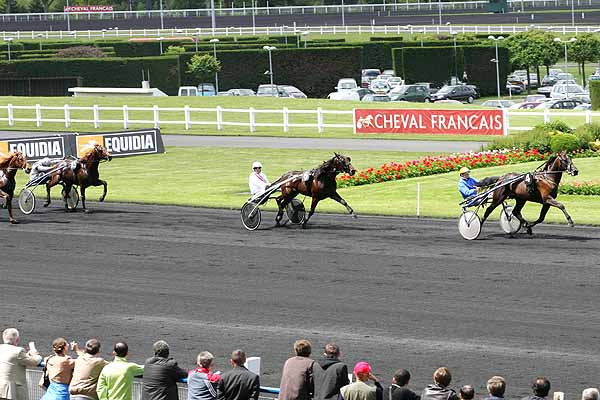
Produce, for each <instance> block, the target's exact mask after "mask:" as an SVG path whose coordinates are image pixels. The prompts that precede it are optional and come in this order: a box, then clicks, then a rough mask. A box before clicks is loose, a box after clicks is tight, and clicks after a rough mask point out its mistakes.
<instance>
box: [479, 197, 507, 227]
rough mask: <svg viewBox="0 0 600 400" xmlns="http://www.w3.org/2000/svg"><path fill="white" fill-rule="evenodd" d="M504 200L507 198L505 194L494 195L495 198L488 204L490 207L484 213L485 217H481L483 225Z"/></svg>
mask: <svg viewBox="0 0 600 400" xmlns="http://www.w3.org/2000/svg"><path fill="white" fill-rule="evenodd" d="M504 200H506V196H505V195H503V194H502V195H499V196H498V197H497V198H496V196H494V199H493V200H492V204H490V205H489V206H488V208H487V209H486V210H485V213H484V214H483V218H482V219H481V225H483V223H484V222H485V221H486V220H487V219H488V217H489V216H490V214H491V213H492V211H494V210H495V209H496V207H498V206H499V205H500V204H502V203H503V202H504Z"/></svg>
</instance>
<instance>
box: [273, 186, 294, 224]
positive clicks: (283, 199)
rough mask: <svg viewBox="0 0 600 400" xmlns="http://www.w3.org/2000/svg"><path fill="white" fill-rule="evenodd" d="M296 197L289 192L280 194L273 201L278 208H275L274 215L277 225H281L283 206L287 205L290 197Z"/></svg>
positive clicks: (290, 199)
mask: <svg viewBox="0 0 600 400" xmlns="http://www.w3.org/2000/svg"><path fill="white" fill-rule="evenodd" d="M294 197H296V196H294V195H291V194H283V193H282V194H281V195H280V196H278V197H277V198H276V199H275V201H276V202H277V207H278V208H279V209H278V210H277V216H276V217H275V222H276V223H277V226H280V225H281V219H282V218H283V212H284V211H285V208H286V207H287V205H288V204H289V202H290V201H292V199H293V198H294Z"/></svg>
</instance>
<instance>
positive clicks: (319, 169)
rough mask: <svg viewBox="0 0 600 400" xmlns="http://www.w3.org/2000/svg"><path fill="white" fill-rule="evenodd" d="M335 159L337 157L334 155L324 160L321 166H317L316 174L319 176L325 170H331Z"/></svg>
mask: <svg viewBox="0 0 600 400" xmlns="http://www.w3.org/2000/svg"><path fill="white" fill-rule="evenodd" d="M334 159H335V157H332V158H330V159H329V160H326V161H323V163H322V164H321V165H320V166H318V167H317V168H315V176H319V175H320V174H322V173H324V172H328V171H330V170H331V166H332V164H333V160H334Z"/></svg>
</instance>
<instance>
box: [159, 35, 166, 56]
mask: <svg viewBox="0 0 600 400" xmlns="http://www.w3.org/2000/svg"><path fill="white" fill-rule="evenodd" d="M163 40H165V38H164V37H162V36H161V37H159V38H158V43H159V46H160V55H161V56H162V53H163V44H162V42H163Z"/></svg>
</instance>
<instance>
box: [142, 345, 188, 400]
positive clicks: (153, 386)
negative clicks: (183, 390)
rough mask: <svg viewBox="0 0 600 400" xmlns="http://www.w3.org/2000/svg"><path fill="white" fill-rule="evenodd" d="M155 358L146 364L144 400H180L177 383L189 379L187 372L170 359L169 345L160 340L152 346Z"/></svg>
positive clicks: (143, 388)
mask: <svg viewBox="0 0 600 400" xmlns="http://www.w3.org/2000/svg"><path fill="white" fill-rule="evenodd" d="M152 349H153V350H154V357H150V358H149V359H147V360H146V364H144V383H143V386H142V399H143V400H179V392H178V390H177V382H178V381H180V380H181V379H183V378H187V375H188V374H187V371H186V370H184V369H182V368H180V367H179V365H177V361H175V360H173V359H172V358H169V352H170V349H169V344H168V343H167V342H165V341H164V340H159V341H158V342H156V343H154V345H153V346H152Z"/></svg>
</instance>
